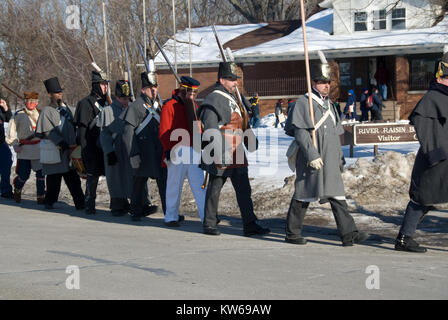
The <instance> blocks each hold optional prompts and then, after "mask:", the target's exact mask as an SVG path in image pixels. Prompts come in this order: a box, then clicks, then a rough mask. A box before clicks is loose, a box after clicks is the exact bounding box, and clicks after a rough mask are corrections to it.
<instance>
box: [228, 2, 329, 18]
mask: <svg viewBox="0 0 448 320" xmlns="http://www.w3.org/2000/svg"><path fill="white" fill-rule="evenodd" d="M228 1H229V2H230V4H232V6H233V7H234V8H235V10H237V11H238V12H239V13H240V14H241V15H242V16H243V17H244V18H246V19H247V21H249V22H252V23H257V22H270V21H279V20H297V19H299V18H300V3H299V1H297V0H280V1H278V0H267V1H265V0H228ZM320 2H322V0H307V1H305V15H306V16H307V17H308V16H310V15H311V14H313V13H315V12H316V9H317V4H318V3H320Z"/></svg>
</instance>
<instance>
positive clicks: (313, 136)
mask: <svg viewBox="0 0 448 320" xmlns="http://www.w3.org/2000/svg"><path fill="white" fill-rule="evenodd" d="M303 3H304V2H303V0H300V17H301V19H302V35H303V51H304V53H305V70H306V83H307V89H308V109H309V112H310V119H311V123H312V124H313V129H312V130H311V139H312V140H313V144H314V146H315V147H316V148H317V139H316V130H314V108H313V98H312V91H311V75H310V59H309V57H308V44H307V40H306V18H305V9H304V5H303Z"/></svg>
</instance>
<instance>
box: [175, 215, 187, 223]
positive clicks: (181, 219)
mask: <svg viewBox="0 0 448 320" xmlns="http://www.w3.org/2000/svg"><path fill="white" fill-rule="evenodd" d="M184 220H185V216H181V215H179V219H177V222H182V221H184Z"/></svg>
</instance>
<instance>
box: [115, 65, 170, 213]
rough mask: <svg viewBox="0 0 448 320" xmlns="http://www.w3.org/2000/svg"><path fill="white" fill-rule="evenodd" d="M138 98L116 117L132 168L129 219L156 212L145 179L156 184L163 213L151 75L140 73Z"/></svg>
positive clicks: (154, 86) (154, 87)
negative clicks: (122, 125) (120, 123)
mask: <svg viewBox="0 0 448 320" xmlns="http://www.w3.org/2000/svg"><path fill="white" fill-rule="evenodd" d="M141 79H142V89H141V95H140V96H139V97H138V98H137V99H136V100H135V101H134V102H132V103H131V104H130V105H129V107H128V108H127V109H126V111H125V112H124V113H123V114H122V115H121V116H120V118H121V119H123V121H124V131H123V143H124V145H125V148H126V152H127V153H128V156H129V158H130V162H131V167H132V169H133V182H132V195H131V209H130V213H131V218H132V220H134V221H139V220H140V219H141V217H143V216H147V215H149V214H152V213H154V212H156V211H157V206H154V205H151V204H150V202H149V199H148V189H147V183H148V178H151V179H155V180H156V181H157V187H158V189H159V195H160V200H161V202H162V208H163V212H164V213H165V209H166V206H165V194H166V177H167V172H166V168H162V155H163V149H162V144H161V143H160V140H159V126H160V108H161V107H160V106H159V104H158V103H157V102H156V97H157V79H156V74H155V72H150V73H148V72H143V73H142V74H141Z"/></svg>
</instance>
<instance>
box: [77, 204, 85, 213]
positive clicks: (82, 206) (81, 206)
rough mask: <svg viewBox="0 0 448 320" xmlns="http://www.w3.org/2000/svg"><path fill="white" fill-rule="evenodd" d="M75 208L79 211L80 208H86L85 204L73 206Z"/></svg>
mask: <svg viewBox="0 0 448 320" xmlns="http://www.w3.org/2000/svg"><path fill="white" fill-rule="evenodd" d="M75 208H76V210H78V211H80V210H84V209H85V208H86V206H85V205H84V204H80V205H79V206H75Z"/></svg>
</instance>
